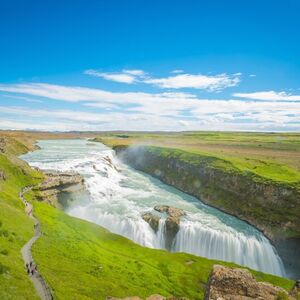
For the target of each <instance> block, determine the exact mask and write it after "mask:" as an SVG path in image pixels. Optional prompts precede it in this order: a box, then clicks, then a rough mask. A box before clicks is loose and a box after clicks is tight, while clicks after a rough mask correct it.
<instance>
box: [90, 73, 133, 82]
mask: <svg viewBox="0 0 300 300" xmlns="http://www.w3.org/2000/svg"><path fill="white" fill-rule="evenodd" d="M84 74H87V75H91V76H95V77H101V78H103V79H106V80H111V81H116V82H122V83H134V82H135V76H133V75H131V74H130V73H128V74H126V73H100V72H97V71H95V70H87V71H85V72H84Z"/></svg>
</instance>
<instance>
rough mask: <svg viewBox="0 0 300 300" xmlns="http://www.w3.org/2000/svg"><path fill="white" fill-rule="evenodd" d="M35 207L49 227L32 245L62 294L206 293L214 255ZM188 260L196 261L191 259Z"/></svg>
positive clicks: (95, 296) (289, 283) (62, 296)
mask: <svg viewBox="0 0 300 300" xmlns="http://www.w3.org/2000/svg"><path fill="white" fill-rule="evenodd" d="M34 207H35V211H36V215H37V216H38V218H39V219H40V221H41V223H42V231H43V232H44V233H45V235H44V236H43V238H41V239H40V240H39V241H38V242H37V244H36V245H35V246H34V256H35V258H36V260H37V262H38V263H39V265H40V270H41V271H42V273H43V274H44V276H45V277H46V279H47V281H48V282H49V283H50V285H51V286H52V287H53V288H54V291H55V295H56V296H57V298H58V299H105V297H106V296H117V297H125V296H129V295H138V296H141V297H145V296H149V295H151V294H154V293H160V294H162V295H178V296H186V297H189V298H190V299H202V298H203V295H204V292H205V285H206V283H207V280H208V276H209V273H210V271H211V269H212V266H213V264H215V263H216V261H213V260H208V259H205V258H201V257H195V256H193V255H189V254H184V253H168V252H166V251H162V250H153V249H148V248H143V247H141V246H139V245H137V244H135V243H133V242H131V241H129V240H128V239H125V238H123V237H121V236H118V235H115V234H111V233H110V232H108V231H107V230H105V229H103V228H101V227H100V226H97V225H94V224H91V223H88V222H86V221H82V220H78V219H76V218H72V217H70V216H68V215H66V214H64V213H63V212H62V211H59V210H57V209H55V208H52V207H50V206H48V205H46V204H43V203H35V204H34ZM189 261H193V262H194V263H192V264H187V262H189ZM217 263H221V262H217ZM221 264H225V265H231V264H228V263H223V262H222V263H221ZM253 273H254V274H255V275H256V277H257V278H258V280H261V281H269V282H272V283H273V284H276V285H279V286H282V287H284V288H286V289H290V288H291V287H292V285H293V282H292V281H291V280H287V279H283V278H279V277H275V276H271V275H266V274H262V273H260V272H253Z"/></svg>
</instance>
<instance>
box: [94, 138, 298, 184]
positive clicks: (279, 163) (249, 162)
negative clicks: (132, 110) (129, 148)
mask: <svg viewBox="0 0 300 300" xmlns="http://www.w3.org/2000/svg"><path fill="white" fill-rule="evenodd" d="M122 136H123V138H122ZM98 140H100V141H102V142H104V143H105V144H107V145H109V146H115V145H132V144H147V145H153V146H159V147H166V148H172V149H179V150H183V151H186V152H189V153H193V154H197V155H199V157H202V158H204V159H207V160H210V158H213V161H214V164H215V166H218V167H220V168H222V169H223V170H225V171H229V172H234V171H235V172H243V174H249V175H251V176H255V177H256V178H257V179H258V178H260V180H262V181H264V180H266V181H269V180H271V181H275V182H277V183H283V184H287V185H292V186H294V187H297V188H298V189H300V134H296V133H295V134H271V133H269V134H268V133H224V132H223V133H222V132H210V133H208V132H195V133H176V134H123V135H120V134H119V135H117V134H103V135H101V136H99V138H98ZM217 164H218V165H217Z"/></svg>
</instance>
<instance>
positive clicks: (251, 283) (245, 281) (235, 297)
mask: <svg viewBox="0 0 300 300" xmlns="http://www.w3.org/2000/svg"><path fill="white" fill-rule="evenodd" d="M280 297H281V298H280ZM220 299H222V300H250V299H265V300H276V299H293V298H292V297H290V296H289V295H288V293H287V292H286V291H285V290H284V289H282V288H280V287H277V286H273V285H272V284H270V283H266V282H257V281H256V279H255V278H254V276H253V275H252V274H251V273H250V271H248V270H247V269H241V268H229V267H224V266H221V265H214V266H213V270H212V272H211V275H210V279H209V282H208V287H207V290H206V296H205V300H220Z"/></svg>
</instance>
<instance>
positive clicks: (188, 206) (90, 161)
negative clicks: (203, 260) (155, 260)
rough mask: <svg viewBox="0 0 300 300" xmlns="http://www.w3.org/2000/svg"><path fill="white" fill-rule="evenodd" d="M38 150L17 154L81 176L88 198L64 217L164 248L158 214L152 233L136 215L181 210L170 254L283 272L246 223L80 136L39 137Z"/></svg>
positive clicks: (266, 244) (45, 166) (46, 167)
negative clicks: (159, 207)
mask: <svg viewBox="0 0 300 300" xmlns="http://www.w3.org/2000/svg"><path fill="white" fill-rule="evenodd" d="M38 145H39V146H40V148H41V149H40V150H37V151H34V152H29V153H27V154H25V155H23V156H22V157H21V158H22V159H24V160H26V161H27V162H28V163H29V164H30V165H31V166H34V167H38V168H40V169H42V170H57V171H76V172H78V173H80V174H82V175H83V177H84V179H85V187H86V190H87V191H88V197H82V198H80V197H79V199H78V198H77V199H75V200H74V201H73V202H72V203H71V205H70V206H68V207H67V208H66V212H67V213H68V214H69V215H72V216H75V217H78V218H81V219H85V220H88V221H91V222H93V223H96V224H99V225H101V226H103V227H105V228H107V229H108V230H110V231H111V232H113V233H117V234H120V235H122V236H125V237H127V238H129V239H131V240H133V241H135V242H136V243H139V244H140V245H142V246H145V247H150V248H159V249H165V240H166V239H165V231H164V217H163V218H162V220H161V222H160V224H159V230H158V231H157V233H155V232H154V231H153V229H152V228H151V227H150V225H149V224H148V223H146V222H145V221H144V220H143V219H142V214H143V213H145V212H152V213H153V207H154V206H155V205H157V204H165V205H170V206H173V207H177V208H181V209H183V210H184V211H185V212H186V215H185V216H184V217H182V219H181V223H180V229H179V231H178V233H177V235H176V236H175V238H174V240H173V244H172V248H171V251H172V252H178V251H180V252H187V253H191V254H195V255H198V256H204V257H207V258H213V259H219V260H224V261H229V262H235V263H237V264H239V265H243V266H248V267H250V268H252V269H255V270H259V271H263V272H266V273H270V274H275V275H279V276H285V270H284V267H283V264H282V261H281V259H280V257H279V255H278V254H277V252H276V249H275V248H274V247H273V246H272V245H271V243H270V242H269V240H268V239H267V238H266V237H265V236H264V235H263V234H262V233H261V232H260V231H258V230H256V229H255V228H254V227H252V226H251V225H249V224H247V223H246V222H243V221H241V220H239V219H237V218H235V217H233V216H230V215H228V214H226V213H223V212H221V211H219V210H217V209H215V208H212V207H209V206H207V205H205V204H204V203H202V202H201V201H199V200H198V199H196V198H194V197H192V196H189V195H187V194H185V193H183V192H181V191H179V190H177V189H175V188H173V187H170V186H168V185H165V184H163V183H162V182H160V181H159V180H157V179H154V178H152V177H151V176H148V175H146V174H144V173H141V172H138V171H136V170H134V169H132V168H130V167H129V166H127V165H126V164H124V163H122V162H120V161H119V160H118V158H117V157H116V156H115V154H114V151H113V150H111V149H110V148H108V147H106V146H105V145H103V144H101V143H94V142H90V141H87V140H85V139H76V140H41V141H39V142H38Z"/></svg>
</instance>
